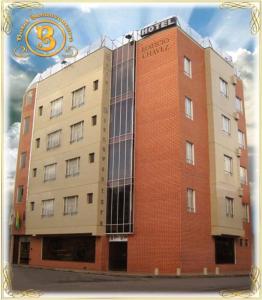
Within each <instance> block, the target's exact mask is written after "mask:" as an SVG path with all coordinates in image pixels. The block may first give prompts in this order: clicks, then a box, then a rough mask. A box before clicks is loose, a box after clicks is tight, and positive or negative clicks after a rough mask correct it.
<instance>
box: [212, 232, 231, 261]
mask: <svg viewBox="0 0 262 300" xmlns="http://www.w3.org/2000/svg"><path fill="white" fill-rule="evenodd" d="M215 258H216V264H234V263H235V240H234V238H231V237H222V236H216V237H215Z"/></svg>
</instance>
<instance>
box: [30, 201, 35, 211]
mask: <svg viewBox="0 0 262 300" xmlns="http://www.w3.org/2000/svg"><path fill="white" fill-rule="evenodd" d="M30 209H31V211H33V210H35V202H30Z"/></svg>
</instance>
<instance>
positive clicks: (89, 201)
mask: <svg viewBox="0 0 262 300" xmlns="http://www.w3.org/2000/svg"><path fill="white" fill-rule="evenodd" d="M87 203H88V204H91V203H93V193H88V194H87Z"/></svg>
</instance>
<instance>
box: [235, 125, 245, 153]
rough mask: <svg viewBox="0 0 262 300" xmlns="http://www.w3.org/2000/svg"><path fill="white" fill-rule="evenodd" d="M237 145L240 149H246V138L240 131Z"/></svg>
mask: <svg viewBox="0 0 262 300" xmlns="http://www.w3.org/2000/svg"><path fill="white" fill-rule="evenodd" d="M237 134H238V144H239V147H240V148H241V149H245V148H246V137H245V133H244V132H243V131H241V130H239V129H238V133H237Z"/></svg>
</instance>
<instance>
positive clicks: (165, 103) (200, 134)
mask: <svg viewBox="0 0 262 300" xmlns="http://www.w3.org/2000/svg"><path fill="white" fill-rule="evenodd" d="M165 39H169V43H166V44H169V47H168V49H167V50H166V51H163V52H159V51H158V53H157V54H154V53H153V52H152V51H153V50H151V52H149V50H148V49H150V45H152V44H153V43H156V42H159V41H161V40H165ZM151 48H152V46H151ZM155 48H157V47H155ZM158 48H159V47H158ZM144 53H150V54H151V55H150V56H149V55H148V54H144ZM184 55H185V56H187V57H188V58H190V59H191V61H192V70H193V78H192V79H189V78H188V77H187V76H185V75H184V69H183V59H184ZM143 56H144V57H143ZM185 96H188V97H190V98H191V99H192V100H193V103H194V121H191V120H189V119H187V118H186V117H185ZM186 140H189V141H191V142H193V143H194V144H195V158H196V165H195V166H189V165H187V164H186V156H185V153H186V150H185V149H186V148H185V147H186V145H185V143H186ZM208 178H209V163H208V132H207V107H206V89H205V65H204V51H203V49H201V48H200V47H198V46H197V45H196V44H195V43H193V42H192V41H191V40H189V39H188V38H186V37H185V36H184V35H183V34H182V33H181V32H180V31H179V30H177V29H176V28H172V29H169V30H166V31H163V32H161V33H157V34H154V35H152V36H151V37H148V38H146V39H143V40H141V41H140V42H139V43H138V47H137V65H136V130H135V187H134V188H135V198H134V216H135V221H134V224H135V227H134V228H135V234H134V236H132V237H130V238H129V240H128V256H129V257H130V259H129V260H128V271H146V272H153V271H154V268H155V267H157V268H159V271H160V273H175V272H176V268H177V267H180V268H181V269H182V272H183V271H185V272H202V271H203V267H206V266H208V265H210V264H211V263H212V261H213V257H214V247H213V244H212V238H211V235H210V230H211V227H210V197H209V179H208ZM187 187H191V188H193V189H195V190H196V199H197V200H196V201H197V213H196V214H193V213H188V212H187V211H186V207H187V206H186V189H187ZM196 258H197V260H196ZM142 262H143V263H142Z"/></svg>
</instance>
